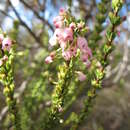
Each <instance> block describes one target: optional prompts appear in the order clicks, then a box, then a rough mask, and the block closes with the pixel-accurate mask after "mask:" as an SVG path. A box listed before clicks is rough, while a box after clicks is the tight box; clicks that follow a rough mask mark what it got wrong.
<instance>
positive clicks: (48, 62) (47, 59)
mask: <svg viewBox="0 0 130 130" xmlns="http://www.w3.org/2000/svg"><path fill="white" fill-rule="evenodd" d="M52 62H53V58H52V57H51V56H47V57H46V59H45V63H46V64H50V63H52Z"/></svg>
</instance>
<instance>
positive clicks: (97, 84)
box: [71, 3, 122, 130]
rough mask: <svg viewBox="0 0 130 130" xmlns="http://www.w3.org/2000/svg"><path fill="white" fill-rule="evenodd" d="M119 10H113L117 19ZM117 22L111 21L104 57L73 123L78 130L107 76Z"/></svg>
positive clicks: (102, 54) (72, 128)
mask: <svg viewBox="0 0 130 130" xmlns="http://www.w3.org/2000/svg"><path fill="white" fill-rule="evenodd" d="M121 4H122V3H121ZM119 10H120V7H117V8H116V10H114V11H113V19H117V17H118V12H119ZM116 22H117V21H116ZM116 22H115V23H112V21H111V27H110V29H109V30H108V34H107V36H106V42H105V43H104V45H103V49H104V51H103V52H102V51H101V56H102V57H101V59H100V60H99V61H97V62H99V63H100V67H99V66H97V67H95V76H94V79H92V86H91V88H90V90H89V91H88V92H87V98H86V99H85V102H84V107H83V109H82V110H81V112H80V114H79V116H78V121H77V122H75V123H74V124H73V125H72V127H71V130H78V128H79V126H80V125H81V124H82V122H83V121H84V119H85V118H86V117H87V115H88V114H89V111H90V108H91V106H92V101H93V99H94V98H95V97H96V96H97V93H96V91H97V90H98V89H100V88H101V82H102V79H103V78H104V76H105V68H106V66H107V59H108V55H109V54H110V53H111V51H112V41H113V39H114V38H115V28H116V26H117V25H118V24H119V23H118V22H117V23H116Z"/></svg>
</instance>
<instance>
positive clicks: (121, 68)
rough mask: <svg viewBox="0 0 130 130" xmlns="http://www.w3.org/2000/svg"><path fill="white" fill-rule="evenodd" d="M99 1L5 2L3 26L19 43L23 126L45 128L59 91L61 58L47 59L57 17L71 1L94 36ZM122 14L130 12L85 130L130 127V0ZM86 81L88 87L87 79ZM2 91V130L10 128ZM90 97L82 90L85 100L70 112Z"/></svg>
mask: <svg viewBox="0 0 130 130" xmlns="http://www.w3.org/2000/svg"><path fill="white" fill-rule="evenodd" d="M99 2H100V0H71V1H70V0H69V1H67V0H0V27H1V28H2V29H3V30H4V31H6V32H7V33H8V34H9V35H10V36H11V38H12V39H14V40H15V41H16V43H17V44H16V51H17V55H16V58H15V64H14V68H15V84H16V93H15V97H16V98H17V100H18V103H19V107H20V114H21V116H22V128H23V130H39V129H40V128H41V127H42V122H43V120H42V117H44V116H45V115H44V112H43V111H45V108H46V107H48V106H49V101H50V96H49V94H50V93H51V91H52V89H53V84H52V80H56V78H55V77H56V71H57V68H58V66H57V64H58V61H57V62H56V63H54V64H53V65H51V66H50V65H46V64H45V63H44V59H45V57H46V56H47V55H48V54H49V52H50V51H51V49H52V48H50V46H49V45H48V40H49V38H50V37H51V36H52V34H53V31H54V28H53V25H52V22H53V18H54V17H55V16H56V15H58V11H59V9H60V7H68V4H69V6H71V10H72V13H73V15H74V16H75V17H76V18H82V19H84V20H85V22H86V23H87V25H88V26H89V27H90V32H89V33H88V34H87V35H86V38H87V39H88V38H89V36H90V34H91V32H92V31H93V29H94V25H95V23H96V19H95V16H96V14H97V13H98V10H97V4H98V3H99ZM106 6H107V10H111V8H110V4H108V5H106ZM120 15H121V16H126V21H124V22H123V23H122V24H121V25H120V26H119V27H118V29H117V30H118V31H119V32H120V33H119V36H117V37H116V39H115V40H114V44H115V45H116V48H115V51H114V52H113V53H112V55H111V56H110V57H109V58H110V63H111V64H110V65H109V66H108V67H107V75H106V78H105V79H104V81H103V89H102V90H101V91H100V92H99V96H98V97H97V99H96V102H95V105H94V108H93V109H92V113H91V114H90V115H89V118H88V119H87V120H86V121H85V123H84V125H83V126H82V127H81V130H86V129H87V130H130V53H129V52H130V1H129V0H125V4H124V6H123V8H122V10H121V11H120ZM108 24H109V20H108V18H106V20H105V22H104V23H103V27H104V29H103V31H102V33H101V34H103V33H104V32H105V29H106V27H107V25H108ZM100 42H101V41H99V42H98V43H97V44H100ZM46 77H47V78H46ZM72 85H73V84H72ZM80 85H81V86H88V84H87V83H81V84H80ZM2 89H3V88H2V85H1V86H0V130H4V129H8V128H7V127H9V126H8V124H9V120H8V118H7V107H6V105H5V100H4V96H3V94H2ZM77 89H78V86H77ZM84 96H85V93H82V94H81V95H80V98H79V99H78V100H76V101H75V102H73V105H72V107H71V108H70V110H69V111H68V113H69V112H70V111H75V112H79V111H80V109H81V108H82V103H81V101H82V100H83V99H84ZM22 105H23V107H21V106H22ZM28 117H29V118H28ZM66 117H67V115H66V116H65V118H66ZM65 130H67V128H65Z"/></svg>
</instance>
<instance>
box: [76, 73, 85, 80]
mask: <svg viewBox="0 0 130 130" xmlns="http://www.w3.org/2000/svg"><path fill="white" fill-rule="evenodd" d="M76 73H77V74H78V79H79V81H81V82H82V81H85V80H86V75H85V74H84V73H82V72H81V71H78V72H76Z"/></svg>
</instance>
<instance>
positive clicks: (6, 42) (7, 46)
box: [2, 38, 12, 51]
mask: <svg viewBox="0 0 130 130" xmlns="http://www.w3.org/2000/svg"><path fill="white" fill-rule="evenodd" d="M11 45H12V41H11V40H10V39H9V38H5V39H4V40H3V41H2V49H3V50H7V51H10V49H11Z"/></svg>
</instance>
